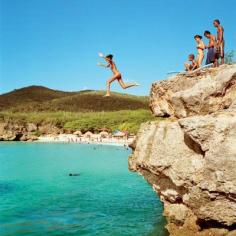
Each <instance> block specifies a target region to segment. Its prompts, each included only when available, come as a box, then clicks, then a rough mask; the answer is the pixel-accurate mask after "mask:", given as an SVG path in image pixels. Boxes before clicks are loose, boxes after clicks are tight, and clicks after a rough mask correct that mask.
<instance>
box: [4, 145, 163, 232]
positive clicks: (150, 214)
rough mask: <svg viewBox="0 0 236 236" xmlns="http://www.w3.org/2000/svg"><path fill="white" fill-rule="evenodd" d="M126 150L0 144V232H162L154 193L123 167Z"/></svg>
mask: <svg viewBox="0 0 236 236" xmlns="http://www.w3.org/2000/svg"><path fill="white" fill-rule="evenodd" d="M130 152H131V151H130V150H126V149H125V148H123V147H115V146H98V145H81V144H40V143H0V235H1V236H18V235H22V236H27V235H39V236H41V235H42V236H50V235H57V236H59V235H101V236H122V235H130V236H145V235H147V236H164V235H167V234H166V232H165V230H164V224H165V220H164V219H163V217H162V210H163V209H162V205H161V203H160V201H159V200H158V198H157V197H156V194H155V193H154V192H153V191H152V188H151V187H150V186H149V185H148V184H147V183H146V182H145V180H143V178H142V177H141V176H139V175H137V174H136V173H131V172H129V171H128V166H127V156H128V155H129V154H130ZM69 173H77V174H80V175H79V176H69Z"/></svg>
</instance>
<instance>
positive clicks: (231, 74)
mask: <svg viewBox="0 0 236 236" xmlns="http://www.w3.org/2000/svg"><path fill="white" fill-rule="evenodd" d="M150 100H151V103H150V107H151V109H152V111H153V113H154V114H155V115H156V116H164V117H169V116H171V117H175V118H174V119H168V118H167V119H166V121H162V122H150V123H145V124H143V125H142V126H141V128H140V131H139V133H138V135H137V139H136V140H135V143H134V144H133V149H134V151H133V154H132V155H131V156H130V158H129V167H130V169H131V170H132V171H137V172H139V173H140V174H141V175H143V176H144V178H145V179H146V180H147V181H148V182H149V183H150V184H151V185H152V187H153V189H154V191H155V192H156V193H157V194H158V195H159V196H160V199H161V201H162V202H163V203H164V215H165V216H166V217H167V221H168V224H167V229H168V231H169V233H170V235H173V236H185V235H186V236H191V235H199V236H205V235H216V236H218V235H222V236H223V235H227V236H233V235H236V65H232V66H221V67H220V68H217V69H206V70H205V71H202V72H200V73H196V74H194V73H193V74H188V75H177V76H175V77H172V78H170V79H168V80H165V81H161V82H156V83H154V84H153V85H152V89H151V99H150Z"/></svg>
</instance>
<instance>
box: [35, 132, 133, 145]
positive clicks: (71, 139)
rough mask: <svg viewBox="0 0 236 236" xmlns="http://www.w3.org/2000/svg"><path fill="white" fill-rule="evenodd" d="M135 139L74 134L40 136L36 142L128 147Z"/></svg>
mask: <svg viewBox="0 0 236 236" xmlns="http://www.w3.org/2000/svg"><path fill="white" fill-rule="evenodd" d="M133 140H134V138H129V139H126V138H115V137H112V138H101V137H99V136H96V135H94V136H92V137H84V136H83V137H78V136H76V135H74V134H59V135H45V136H40V137H39V139H38V140H37V141H36V142H45V143H58V142H59V143H80V144H101V145H116V146H124V145H126V146H128V145H129V144H131V143H132V142H133Z"/></svg>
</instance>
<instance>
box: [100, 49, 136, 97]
mask: <svg viewBox="0 0 236 236" xmlns="http://www.w3.org/2000/svg"><path fill="white" fill-rule="evenodd" d="M98 55H99V56H100V57H101V58H103V59H105V61H106V62H107V63H108V64H107V65H103V64H101V63H98V66H102V67H106V68H109V67H110V68H111V71H112V72H113V76H112V77H111V78H110V79H109V80H107V93H106V95H105V96H104V97H109V96H111V93H110V86H111V83H112V82H113V81H115V80H117V81H118V82H119V84H120V86H121V87H122V88H123V89H127V88H130V87H134V86H138V85H139V84H137V83H129V84H125V83H124V81H123V80H122V75H121V73H120V72H119V71H118V69H117V67H116V64H115V62H114V61H113V60H112V59H113V55H111V54H109V55H107V56H104V55H103V54H102V53H99V54H98Z"/></svg>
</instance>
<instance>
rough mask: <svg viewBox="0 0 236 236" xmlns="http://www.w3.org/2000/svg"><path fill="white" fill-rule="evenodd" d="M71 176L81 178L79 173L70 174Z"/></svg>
mask: <svg viewBox="0 0 236 236" xmlns="http://www.w3.org/2000/svg"><path fill="white" fill-rule="evenodd" d="M69 176H80V174H79V173H74V174H72V173H70V174H69Z"/></svg>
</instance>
